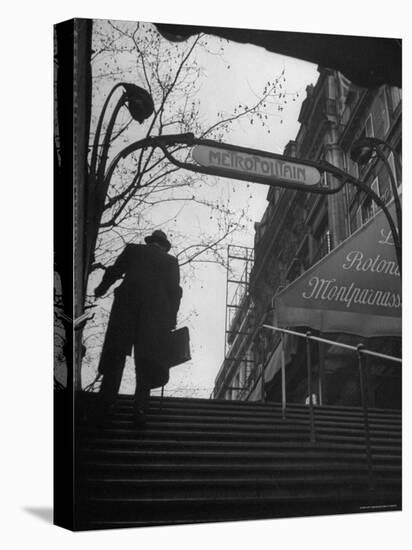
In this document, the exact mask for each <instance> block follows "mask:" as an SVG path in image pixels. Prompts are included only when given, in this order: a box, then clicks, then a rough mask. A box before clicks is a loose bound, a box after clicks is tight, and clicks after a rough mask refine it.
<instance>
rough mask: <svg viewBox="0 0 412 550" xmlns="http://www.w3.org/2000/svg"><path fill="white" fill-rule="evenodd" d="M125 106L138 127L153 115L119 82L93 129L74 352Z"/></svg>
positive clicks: (147, 101) (131, 87) (138, 91)
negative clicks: (112, 149) (119, 119)
mask: <svg viewBox="0 0 412 550" xmlns="http://www.w3.org/2000/svg"><path fill="white" fill-rule="evenodd" d="M119 89H122V91H123V93H122V94H121V96H120V98H119V99H118V100H117V102H116V104H115V105H114V107H113V110H112V112H111V115H110V118H109V119H108V122H107V127H106V129H105V132H104V135H102V128H103V122H104V119H105V116H106V113H107V109H108V106H109V103H110V101H111V99H112V97H113V95H114V93H115V92H116V91H117V90H119ZM124 106H126V107H127V109H128V110H129V113H130V115H131V117H132V118H133V120H135V121H136V122H138V123H139V124H142V123H143V122H144V121H145V120H146V119H147V118H149V117H150V116H151V115H152V114H153V112H154V104H153V99H152V97H151V95H150V94H149V93H148V92H147V91H146V90H144V89H143V88H141V87H140V86H136V84H129V83H125V82H119V83H118V84H116V85H115V86H113V88H112V89H111V90H110V93H109V94H108V96H107V98H106V100H105V102H104V104H103V107H102V110H101V112H100V115H99V118H98V122H97V125H96V132H95V136H94V140H93V146H92V149H91V155H90V166H89V173H88V181H87V190H86V206H85V212H84V213H85V216H86V231H85V235H84V248H83V265H82V266H81V268H80V277H81V278H82V287H83V288H82V293H81V296H82V297H81V299H80V301H81V304H79V308H78V312H77V315H78V316H77V318H76V320H75V328H76V329H77V330H76V333H75V334H76V343H77V346H76V347H77V349H81V339H82V330H83V328H84V324H85V322H86V321H87V320H88V319H87V318H85V313H84V298H85V296H86V289H87V280H88V276H89V273H90V271H91V266H92V264H93V260H94V249H95V246H96V242H97V236H98V233H99V226H100V221H101V218H102V215H103V212H104V205H105V198H106V195H107V189H108V187H109V184H110V178H107V177H106V175H107V174H106V164H107V159H108V154H109V149H110V145H111V140H112V134H113V130H114V125H115V122H116V118H117V115H118V114H119V112H120V110H121V109H122V108H123V107H124ZM80 370H81V357H80V355H78V356H77V357H76V363H75V382H74V384H75V389H76V390H80V389H81V376H80Z"/></svg>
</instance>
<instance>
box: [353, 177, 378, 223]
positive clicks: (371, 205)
mask: <svg viewBox="0 0 412 550" xmlns="http://www.w3.org/2000/svg"><path fill="white" fill-rule="evenodd" d="M371 189H373V190H374V191H375V193H376V194H377V195H378V196H379V197H380V196H381V194H380V189H379V179H378V178H375V179H374V180H373V182H372V185H371ZM377 211H378V207H377V205H376V203H375V201H374V200H373V199H372V197H369V196H368V197H366V198H365V199H364V201H363V202H362V204H361V205H360V206H359V208H358V210H357V211H356V227H360V226H361V225H363V224H364V223H366V222H367V221H368V220H370V219H371V218H373V216H374V215H375V214H376V212H377Z"/></svg>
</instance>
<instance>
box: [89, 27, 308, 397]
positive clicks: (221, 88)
mask: <svg viewBox="0 0 412 550" xmlns="http://www.w3.org/2000/svg"><path fill="white" fill-rule="evenodd" d="M214 42H215V43H216V46H215V47H216V49H218V48H219V47H221V42H219V41H218V39H217V38H213V37H211V38H210V40H209V45H210V47H211V48H212V49H213V47H214ZM199 63H200V64H201V65H202V66H203V68H204V77H203V79H202V82H201V89H200V92H199V99H200V100H201V105H202V116H203V117H205V119H207V120H208V121H210V122H213V121H214V118H215V117H216V112H217V111H222V110H223V111H224V110H230V109H231V108H232V107H233V105H234V104H237V103H243V104H244V103H246V104H248V102H249V104H250V103H252V102H253V101H254V100H256V97H257V96H258V95H259V92H260V91H261V90H262V88H263V86H264V84H265V83H266V82H268V81H269V80H273V79H274V78H276V77H279V76H280V75H282V73H283V76H284V78H285V80H283V79H282V80H281V82H282V86H283V87H282V91H283V93H285V94H286V96H285V98H284V100H283V107H284V110H283V111H280V112H276V113H275V114H274V116H273V117H271V118H270V121H269V128H270V133H268V132H267V129H263V128H262V127H261V126H259V125H258V124H255V125H252V124H250V123H248V122H246V121H245V122H244V123H242V124H236V125H233V127H232V129H231V131H230V133H229V134H228V135H227V137H225V139H224V141H227V142H229V143H233V144H237V145H241V146H245V147H251V148H256V149H261V150H267V151H271V152H274V153H282V152H283V148H284V147H285V145H286V144H287V142H288V141H289V140H290V139H294V138H295V137H296V134H297V131H298V128H299V124H298V114H299V110H300V106H301V103H302V101H303V99H304V98H305V97H306V91H305V89H306V86H307V85H308V84H310V83H315V82H316V79H317V75H318V73H317V68H316V66H315V65H312V64H310V63H307V62H303V61H300V60H295V59H292V58H288V57H285V56H280V55H277V54H274V53H270V52H267V51H266V50H264V49H263V48H259V47H257V46H251V45H246V44H236V43H232V42H230V43H227V42H226V41H225V44H224V54H223V56H222V57H221V56H207V55H199ZM103 89H104V88H103ZM109 89H110V88H109V87H107V88H106V89H105V90H106V91H105V93H107V91H108V90H109ZM102 99H104V98H103V97H101V98H99V102H101V100H102ZM267 191H268V189H267V187H266V186H264V185H259V184H247V183H246V182H239V181H235V180H228V179H220V178H219V179H218V180H217V182H216V184H215V185H214V187H213V188H211V189H210V197H211V199H213V200H215V199H216V200H222V199H225V200H229V202H230V205H231V206H232V207H233V208H235V209H236V208H239V209H240V208H242V207H245V206H246V205H247V206H248V214H249V217H250V219H251V221H250V223H249V224H248V227H247V229H246V231H245V232H243V233H242V234H238V235H237V240H236V241H235V242H234V244H239V245H243V246H249V247H252V246H253V238H254V227H253V223H254V222H255V221H259V220H260V219H261V217H262V214H263V212H264V210H265V208H266V204H267V202H266V195H267ZM169 208H170V207H169ZM154 216H158V218H156V217H154V218H153V222H154V223H160V224H162V223H163V222H164V220H165V219H169V218H170V211H168V212H165V211H162V210H161V209H160V210H159V209H157V211H156V213H155V214H154ZM204 224H205V220H204V218H203V214H202V213H201V212H200V210H199V208H198V207H196V205H192V204H190V203H189V204H187V205H185V208H184V209H183V210H182V209H180V208H179V210H178V215H177V216H176V222H174V224H171V223H169V224H166V225H162V228H163V230H165V231H166V232H167V233H168V234H169V235H170V233H171V232H172V234H173V232H174V231H179V232H181V233H185V232H187V234H188V235H190V234H192V233H193V232H194V231H196V228H198V229H199V230H200V229H201V228H202V229H204ZM210 229H211V231H213V228H212V227H211V228H210ZM171 240H172V239H171ZM172 244H173V242H172ZM171 253H173V249H172V250H171ZM198 266H199V267H197V268H196V273H195V277H191V278H190V279H188V280H186V281H185V284H184V287H183V299H182V303H181V308H180V313H179V318H180V319H182V320H184V319H186V318H187V317H188V316H189V322H188V325H189V328H190V333H191V344H192V360H191V361H190V362H188V363H186V364H184V365H181V366H178V367H175V368H174V369H173V370H172V372H171V379H170V382H169V384H168V386H167V387H166V393H168V394H173V395H184V396H190V395H193V396H197V397H208V396H209V395H210V393H211V391H212V389H213V384H214V379H215V376H216V374H217V372H218V370H219V368H220V366H221V364H222V361H223V358H224V336H225V326H224V325H225V305H226V271H225V269H224V268H223V267H222V266H219V265H217V264H210V263H206V264H198ZM106 307H107V305H106ZM93 374H94V373H93V368H90V367H89V368H87V369H84V372H83V384H87V383H88V382H89V381H90V379H91V378H92V377H93ZM120 391H121V392H124V393H130V392H133V391H134V372H133V365H132V361H130V360H128V362H127V366H126V369H125V374H124V377H123V383H122V386H121V390H120Z"/></svg>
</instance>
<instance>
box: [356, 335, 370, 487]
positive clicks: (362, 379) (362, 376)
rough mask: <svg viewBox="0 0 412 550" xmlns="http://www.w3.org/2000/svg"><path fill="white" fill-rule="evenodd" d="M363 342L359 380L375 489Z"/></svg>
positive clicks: (361, 345)
mask: <svg viewBox="0 0 412 550" xmlns="http://www.w3.org/2000/svg"><path fill="white" fill-rule="evenodd" d="M363 347H364V346H363V344H359V345H358V346H357V348H358V364H359V381H360V393H361V402H362V409H363V422H364V428H365V447H366V458H367V463H368V477H369V490H373V489H374V475H373V457H372V448H371V436H370V427H369V410H368V408H369V399H368V397H369V396H368V385H367V381H366V376H365V374H366V373H365V357H364V354H363V353H362V351H363Z"/></svg>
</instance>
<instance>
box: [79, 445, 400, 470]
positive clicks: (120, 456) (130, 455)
mask: <svg viewBox="0 0 412 550" xmlns="http://www.w3.org/2000/svg"><path fill="white" fill-rule="evenodd" d="M91 456H92V457H93V458H94V459H100V460H102V459H103V460H107V459H110V460H115V461H118V462H121V461H124V460H131V459H132V460H139V461H142V462H151V461H155V460H156V461H159V462H160V461H167V462H169V461H170V460H171V459H172V460H173V459H174V460H175V461H177V460H179V461H182V462H185V461H189V462H190V461H195V460H210V461H213V462H219V463H225V462H227V461H229V460H232V461H238V462H242V461H243V462H244V461H246V462H248V463H249V464H250V465H251V467H253V466H254V465H256V466H257V465H258V464H261V463H264V462H268V461H269V462H272V461H280V462H282V461H291V460H295V461H297V462H303V461H310V460H320V459H323V460H331V459H338V460H343V458H344V457H343V455H342V452H335V451H331V452H328V451H327V450H323V451H322V449H319V450H318V451H316V450H309V449H300V450H293V451H291V450H288V452H287V453H285V452H279V451H278V452H276V451H266V450H265V451H259V452H257V451H223V452H218V451H203V450H199V451H198V450H192V451H185V450H182V451H180V450H173V451H171V452H170V451H166V450H152V451H150V453H148V452H147V451H146V450H122V449H98V450H95V451H91V450H89V451H87V450H86V451H84V454H83V457H84V458H85V459H86V460H87V459H88V457H91ZM365 456H366V455H365V453H364V452H363V453H361V452H352V453H350V454H349V453H348V454H347V455H346V456H345V459H346V460H347V461H351V460H365ZM398 460H400V457H399V456H397V455H393V454H386V455H376V456H375V457H374V461H375V462H385V461H386V462H390V461H398Z"/></svg>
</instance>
